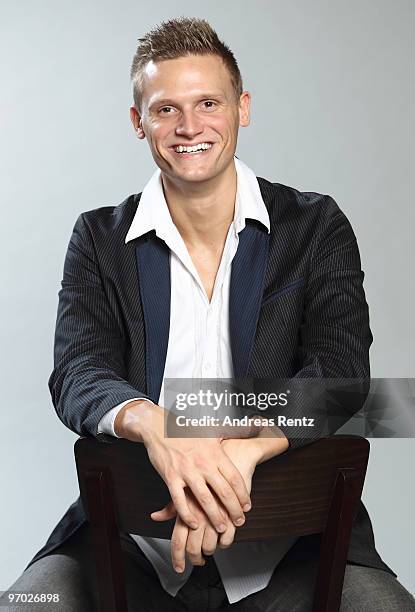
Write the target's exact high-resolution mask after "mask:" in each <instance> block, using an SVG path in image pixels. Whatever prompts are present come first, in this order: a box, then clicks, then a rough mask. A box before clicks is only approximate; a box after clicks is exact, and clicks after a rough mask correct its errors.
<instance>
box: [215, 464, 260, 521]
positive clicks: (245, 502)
mask: <svg viewBox="0 0 415 612" xmlns="http://www.w3.org/2000/svg"><path fill="white" fill-rule="evenodd" d="M224 455H225V457H224V460H223V461H221V463H220V464H219V465H218V470H219V472H220V473H221V474H222V476H223V477H224V478H225V479H226V481H227V482H228V484H229V485H230V486H231V487H232V489H233V491H234V492H235V494H236V497H237V498H238V500H239V503H240V506H241V508H242V510H243V511H244V512H248V510H250V509H251V505H252V503H251V497H250V495H249V491H248V489H247V488H246V483H245V480H244V478H243V476H242V474H241V473H240V471H239V470H238V469H237V468H236V467H235V465H234V463H233V462H232V461H231V460H230V459H229V457H227V456H226V454H225V452H224Z"/></svg>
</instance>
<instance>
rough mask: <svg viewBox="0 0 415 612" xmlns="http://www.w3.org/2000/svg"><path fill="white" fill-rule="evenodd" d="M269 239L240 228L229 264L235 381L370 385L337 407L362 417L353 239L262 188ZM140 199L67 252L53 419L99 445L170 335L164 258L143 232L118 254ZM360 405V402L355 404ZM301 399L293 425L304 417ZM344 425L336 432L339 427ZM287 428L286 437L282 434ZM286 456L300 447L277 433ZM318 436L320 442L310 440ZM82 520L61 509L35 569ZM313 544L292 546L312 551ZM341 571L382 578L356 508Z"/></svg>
mask: <svg viewBox="0 0 415 612" xmlns="http://www.w3.org/2000/svg"><path fill="white" fill-rule="evenodd" d="M258 182H259V186H260V190H261V193H262V197H263V199H264V202H265V205H266V207H267V210H268V213H269V217H270V224H271V231H270V234H268V233H267V232H266V230H265V228H264V227H263V226H262V225H261V224H260V223H259V222H257V221H253V220H251V221H249V220H248V221H247V225H246V227H245V228H244V229H243V230H242V232H241V233H240V240H239V246H238V250H237V253H236V255H235V258H234V260H233V262H232V271H231V285H230V304H229V316H230V339H231V350H232V359H233V367H234V376H235V378H243V377H252V378H291V377H294V376H296V377H303V378H322V377H327V378H347V379H351V378H355V379H358V380H363V381H364V380H366V383H364V382H362V383H361V384H360V386H359V387H358V390H359V392H358V393H357V394H354V398H355V401H354V403H353V406H352V407H351V406H349V405H348V406H347V407H346V406H345V410H344V418H343V422H345V421H346V420H347V419H348V418H350V416H351V412H353V411H356V410H359V409H360V408H361V406H362V405H363V402H364V400H365V397H366V394H367V391H368V385H367V381H368V379H369V376H370V374H369V347H370V344H371V342H372V335H371V332H370V328H369V316H368V308H367V304H366V300H365V294H364V290H363V285H362V283H363V276H364V275H363V272H362V271H361V266H360V257H359V251H358V246H357V243H356V238H355V236H354V233H353V230H352V228H351V226H350V223H349V222H348V220H347V218H346V217H345V215H344V214H343V212H342V211H341V210H340V209H339V207H338V206H337V204H336V202H335V201H334V200H333V199H332V198H331V197H329V196H325V195H321V194H318V193H301V192H299V191H297V190H296V189H293V188H291V187H287V186H284V185H281V184H278V183H277V184H273V183H270V182H269V181H267V180H265V179H263V178H258ZM140 195H141V194H138V195H132V196H130V197H128V198H127V199H126V200H125V201H124V202H122V203H121V204H120V205H119V206H107V207H103V208H98V209H95V210H91V211H88V212H85V213H83V214H81V215H80V216H79V217H78V219H77V221H76V223H75V226H74V229H73V233H72V236H71V239H70V242H69V246H68V251H67V254H66V259H65V264H64V271H63V280H62V289H61V290H60V291H59V305H58V314H57V322H56V333H55V352H54V369H53V372H52V374H51V376H50V379H49V389H50V392H51V396H52V401H53V404H54V406H55V409H56V412H57V414H58V416H59V418H60V419H61V420H62V422H63V423H64V424H65V425H66V426H67V427H69V429H71V430H72V431H74V432H76V433H78V434H80V435H83V436H85V435H90V436H95V437H99V438H101V437H102V439H103V441H105V438H106V436H105V434H99V435H98V436H97V433H96V432H97V426H98V423H99V421H100V419H101V417H102V416H103V415H104V414H105V413H106V412H107V411H108V410H109V409H110V408H112V407H113V406H115V405H117V404H119V403H120V402H123V401H124V400H127V399H130V398H133V397H137V395H140V396H143V397H149V398H150V399H152V400H153V401H155V402H157V400H158V397H159V393H160V388H161V384H162V379H163V372H164V364H165V359H166V352H167V344H168V337H169V318H170V267H169V249H168V248H167V247H166V245H165V243H164V242H163V241H161V240H160V239H159V238H157V236H156V235H155V232H154V231H152V232H148V233H147V234H145V235H144V236H142V237H140V238H137V239H135V240H133V241H131V242H129V243H127V244H126V243H125V236H126V234H127V231H128V229H129V227H130V224H131V222H132V219H133V217H134V213H135V211H136V208H137V206H138V205H139V201H140ZM356 398H357V399H356ZM313 410H314V407H313V404H312V403H311V402H309V401H307V398H304V401H303V402H300V405H299V406H298V409H297V414H296V413H295V409H294V413H293V412H291V413H290V416H293V417H295V416H307V415H308V416H312V415H313ZM340 424H341V423H339V421H338V420H337V421H336V427H339V426H340ZM282 429H283V428H282ZM285 433H286V435H287V437H288V439H289V442H290V448H291V449H295V448H297V447H298V446H300V445H302V444H305V443H308V442H310V441H311V438H308V439H307V440H304V439H301V438H299V437H297V438H296V437H292V435H291V434H290V433H289V432H288V431H285ZM315 435H316V436H318V435H319V434H318V431H316V434H315ZM84 521H85V514H84V511H83V508H82V504H81V502H80V499H79V498H78V499H77V501H76V502H74V504H72V506H71V507H70V508H69V509H68V511H67V512H66V514H65V515H64V517H63V518H62V519H61V521H60V522H59V524H58V525H57V526H56V528H55V529H54V531H53V532H52V534H51V536H50V537H49V539H48V541H47V543H46V545H45V546H44V547H43V548H42V549H41V550H40V551H39V552H38V553H37V554H36V556H35V557H34V558H33V559H32V560H31V562H30V563H29V565H30V564H31V563H33V562H34V561H35V560H37V559H39V558H41V557H42V556H45V555H46V554H48V553H50V552H51V551H53V550H54V549H55V548H56V547H57V546H58V545H59V544H61V543H62V542H63V541H65V540H66V539H67V538H68V537H69V536H70V535H71V534H73V533H74V532H75V531H76V530H77V529H78V528H79V527H80V526H81V525H82V524H83V522H84ZM318 540H319V536H307V537H303V538H300V540H299V541H298V542H297V544H296V545H295V546H296V547H297V549H298V551H299V554H300V555H307V554H313V550H314V548H315V546H317V545H318ZM348 558H349V560H350V561H352V562H355V563H359V564H362V565H368V566H372V567H378V568H381V569H386V570H387V571H391V570H390V569H389V568H388V567H387V566H386V565H385V564H384V563H383V561H382V560H381V558H380V557H379V555H378V553H377V552H376V550H375V544H374V538H373V532H372V527H371V523H370V519H369V516H368V514H367V512H366V509H365V508H364V506H363V504H361V505H360V508H359V512H358V514H357V517H356V520H355V523H354V527H353V531H352V538H351V545H350V549H349V556H348Z"/></svg>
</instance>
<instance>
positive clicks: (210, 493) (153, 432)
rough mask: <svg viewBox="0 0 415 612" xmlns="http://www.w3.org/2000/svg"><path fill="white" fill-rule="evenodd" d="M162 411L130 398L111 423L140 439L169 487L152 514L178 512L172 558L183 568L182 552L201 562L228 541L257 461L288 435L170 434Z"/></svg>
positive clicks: (164, 516)
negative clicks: (166, 500) (161, 504)
mask: <svg viewBox="0 0 415 612" xmlns="http://www.w3.org/2000/svg"><path fill="white" fill-rule="evenodd" d="M165 414H166V412H165V409H164V408H162V407H161V406H157V405H155V404H153V403H150V402H147V401H146V400H137V401H132V402H131V403H130V404H128V405H126V406H124V407H123V408H122V410H121V411H120V412H119V414H118V416H117V418H116V420H115V425H114V428H115V430H116V433H117V435H119V436H120V437H123V438H126V439H127V440H131V441H133V442H142V443H144V445H145V447H146V450H147V453H148V457H149V459H150V461H151V463H152V464H153V466H154V468H155V469H156V470H157V472H158V474H159V475H160V476H161V478H162V479H163V480H164V482H165V483H166V485H167V487H168V489H169V493H170V497H171V501H170V503H169V504H168V505H167V506H166V507H165V508H163V509H161V510H158V511H156V512H153V513H152V514H151V517H152V519H153V520H156V521H165V520H169V519H171V518H173V517H175V516H176V522H175V526H174V529H173V534H172V540H171V549H172V564H173V567H174V569H175V570H176V571H177V572H182V571H184V566H185V554H186V552H187V555H188V557H189V560H190V561H191V563H193V564H194V565H204V563H205V561H204V559H203V555H211V554H213V553H214V551H215V550H216V547H217V546H218V545H219V546H220V547H223V548H225V547H228V546H230V545H231V544H232V542H233V539H234V536H235V531H236V527H239V526H241V525H243V523H244V522H245V514H244V512H248V511H249V510H250V508H251V500H250V493H251V484H252V476H253V473H254V471H255V468H256V466H257V465H258V463H261V462H262V461H266V460H267V459H270V458H271V457H273V456H275V455H278V454H280V453H282V452H284V451H285V450H286V449H287V448H288V440H287V439H286V437H285V436H284V435H283V434H281V432H280V434H281V435H279V434H278V433H277V437H276V438H275V437H274V438H269V437H268V438H267V435H268V436H269V432H268V434H266V433H264V431H265V429H268V428H264V431H262V430H260V431H259V432H256V434H254V433H253V432H248V437H246V436H247V432H246V431H241V432H238V430H236V429H235V431H233V432H232V434H231V435H232V437H230V436H228V437H226V438H168V437H165V436H164V418H165ZM263 433H264V435H265V437H263V436H262V434H263ZM238 435H239V437H238ZM249 436H252V437H249Z"/></svg>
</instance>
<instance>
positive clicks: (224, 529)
mask: <svg viewBox="0 0 415 612" xmlns="http://www.w3.org/2000/svg"><path fill="white" fill-rule="evenodd" d="M217 530H218V531H226V525H225V524H224V523H221V524H220V525H218V527H217Z"/></svg>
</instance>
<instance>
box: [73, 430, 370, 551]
mask: <svg viewBox="0 0 415 612" xmlns="http://www.w3.org/2000/svg"><path fill="white" fill-rule="evenodd" d="M368 455H369V443H368V441H367V440H365V439H364V438H360V437H357V436H333V437H331V438H323V439H320V440H318V441H317V442H314V443H312V444H309V445H307V446H305V447H302V448H300V449H298V450H296V451H295V452H293V453H287V454H284V455H282V456H280V457H274V458H273V459H270V460H269V461H266V462H264V463H262V464H260V465H259V466H257V469H256V471H255V474H254V478H253V483H252V492H251V497H252V510H251V511H250V512H248V513H247V514H246V522H245V524H244V525H243V526H242V527H239V528H238V529H237V532H236V537H235V541H243V540H244V541H246V540H261V539H266V538H271V537H277V536H282V535H293V536H300V535H306V534H312V533H321V532H323V531H324V529H325V526H326V523H327V518H328V514H329V510H330V504H331V501H332V497H333V492H334V487H335V482H336V477H337V475H338V473H339V471H340V470H353V483H354V484H353V488H354V493H355V495H354V497H357V500H356V502H358V501H359V499H360V495H361V491H362V488H363V483H364V478H365V473H366V466H367V461H368ZM75 459H76V465H77V470H78V479H79V485H80V491H81V498H82V500H83V503H84V508H85V511H86V514H87V516H88V518H90V519H91V517H90V516H89V512H90V508H89V506H90V503H91V501H90V502H88V493H87V489H88V485H87V483H88V479H89V481H90V482H91V478H93V476H94V475H95V476H96V475H97V474H101V482H102V483H104V482H105V486H107V487H108V493H109V494H110V498H111V500H112V501H113V504H114V511H115V520H116V523H117V526H118V529H119V530H120V531H124V532H126V533H136V534H139V535H143V536H151V537H157V538H167V539H169V538H170V537H171V531H172V528H173V525H174V520H171V521H168V522H167V521H166V522H163V523H158V522H155V521H153V520H151V518H150V513H151V512H154V510H159V509H161V508H163V507H164V506H165V505H166V504H167V503H168V502H169V501H170V495H169V491H168V489H167V486H166V485H165V483H164V482H163V481H162V479H161V478H160V476H159V475H158V474H157V472H156V470H155V469H154V468H153V466H152V464H151V463H150V460H149V459H148V455H147V451H146V449H145V447H144V445H142V444H140V443H134V442H130V441H128V440H122V439H114V442H111V443H103V442H98V441H97V440H95V439H92V438H80V439H79V440H77V441H76V443H75ZM91 494H92V491H91ZM95 495H96V491H95V492H94V493H93V495H92V503H93V501H94V497H95ZM95 501H96V499H95Z"/></svg>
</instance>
